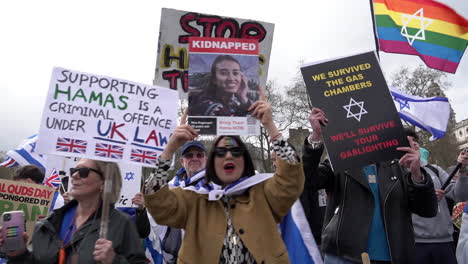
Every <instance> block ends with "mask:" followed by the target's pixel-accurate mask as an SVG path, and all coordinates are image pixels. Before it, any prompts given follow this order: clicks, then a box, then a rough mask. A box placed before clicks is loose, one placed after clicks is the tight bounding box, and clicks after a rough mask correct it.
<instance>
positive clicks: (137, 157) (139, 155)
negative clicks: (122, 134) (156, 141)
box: [130, 149, 158, 165]
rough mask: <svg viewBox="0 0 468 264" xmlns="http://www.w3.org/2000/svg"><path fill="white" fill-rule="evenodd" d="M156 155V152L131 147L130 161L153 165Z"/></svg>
mask: <svg viewBox="0 0 468 264" xmlns="http://www.w3.org/2000/svg"><path fill="white" fill-rule="evenodd" d="M157 157H158V156H157V153H156V152H154V151H146V150H141V149H132V154H131V155H130V161H134V162H139V163H146V164H151V165H155V164H156V159H157Z"/></svg>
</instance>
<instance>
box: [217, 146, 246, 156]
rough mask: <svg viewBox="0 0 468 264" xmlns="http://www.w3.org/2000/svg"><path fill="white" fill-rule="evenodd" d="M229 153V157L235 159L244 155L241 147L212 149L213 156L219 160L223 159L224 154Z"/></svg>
mask: <svg viewBox="0 0 468 264" xmlns="http://www.w3.org/2000/svg"><path fill="white" fill-rule="evenodd" d="M228 151H229V152H231V155H232V156H233V157H235V158H238V157H240V156H242V154H244V151H245V149H244V148H243V147H232V148H226V147H216V148H215V149H214V154H215V155H216V157H219V158H224V157H225V156H226V154H227V153H228Z"/></svg>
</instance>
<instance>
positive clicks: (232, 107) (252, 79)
mask: <svg viewBox="0 0 468 264" xmlns="http://www.w3.org/2000/svg"><path fill="white" fill-rule="evenodd" d="M209 61H212V63H211V71H210V72H208V67H209V65H210V63H209ZM189 87H190V90H189V115H190V116H247V115H248V112H247V109H248V108H249V107H250V105H252V103H253V102H255V101H257V100H258V57H257V56H245V55H226V54H222V55H220V54H206V53H205V54H200V53H198V54H197V53H194V54H191V55H190V70H189Z"/></svg>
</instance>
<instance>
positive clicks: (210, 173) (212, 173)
mask: <svg viewBox="0 0 468 264" xmlns="http://www.w3.org/2000/svg"><path fill="white" fill-rule="evenodd" d="M225 137H230V138H233V139H234V140H235V141H236V142H237V144H238V145H239V146H240V147H243V148H244V149H245V151H244V153H243V154H242V156H243V157H244V171H243V172H242V176H241V177H250V176H252V175H255V167H254V164H253V161H252V157H251V156H250V153H249V152H248V151H247V146H246V145H245V144H244V142H242V139H241V138H240V137H239V136H220V137H218V138H217V139H216V141H215V142H214V144H213V146H212V147H211V150H210V153H209V154H208V160H207V162H206V174H205V180H206V182H207V183H208V182H210V181H212V182H214V183H216V184H218V185H222V184H223V183H222V182H221V180H220V179H219V178H218V176H217V175H216V170H215V164H214V160H215V153H214V149H215V148H216V146H218V143H219V141H221V139H223V138H225Z"/></svg>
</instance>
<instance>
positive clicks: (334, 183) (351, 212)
mask: <svg viewBox="0 0 468 264" xmlns="http://www.w3.org/2000/svg"><path fill="white" fill-rule="evenodd" d="M305 144H307V143H305ZM322 152H323V148H322V149H318V150H314V149H312V148H310V147H309V146H308V145H306V146H305V148H304V156H303V162H304V164H308V168H309V170H308V171H307V173H306V177H312V178H313V180H314V181H316V183H317V186H318V188H325V189H326V190H327V194H328V205H327V211H326V214H325V221H324V226H323V231H322V251H323V252H325V253H328V254H332V255H336V256H340V257H343V258H345V259H348V260H351V261H356V262H360V261H361V253H363V252H365V251H366V248H367V241H368V233H369V230H370V226H371V222H372V216H373V211H374V198H373V194H372V191H371V189H370V187H369V184H368V182H367V179H366V178H365V175H364V172H363V170H362V168H356V169H350V170H347V171H344V172H343V173H336V174H335V173H334V172H333V171H332V169H331V167H330V164H329V162H328V161H325V162H323V163H321V164H319V162H320V156H321V154H322ZM421 171H422V172H423V174H424V175H425V176H426V177H425V179H426V181H425V183H424V184H414V183H413V182H412V181H411V175H410V174H409V173H407V172H405V171H404V170H403V169H402V168H401V167H400V166H399V164H398V161H397V160H395V161H389V162H380V163H378V164H377V175H378V177H377V181H378V184H379V195H380V207H381V210H382V217H383V222H384V227H385V231H386V234H387V239H388V245H389V248H390V255H391V258H392V263H393V264H401V263H414V259H413V255H414V235H413V226H412V221H411V213H415V214H418V215H420V216H423V217H433V216H435V215H436V214H437V200H436V197H435V193H434V187H433V183H432V180H431V178H430V177H427V175H426V173H425V171H424V170H421Z"/></svg>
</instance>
